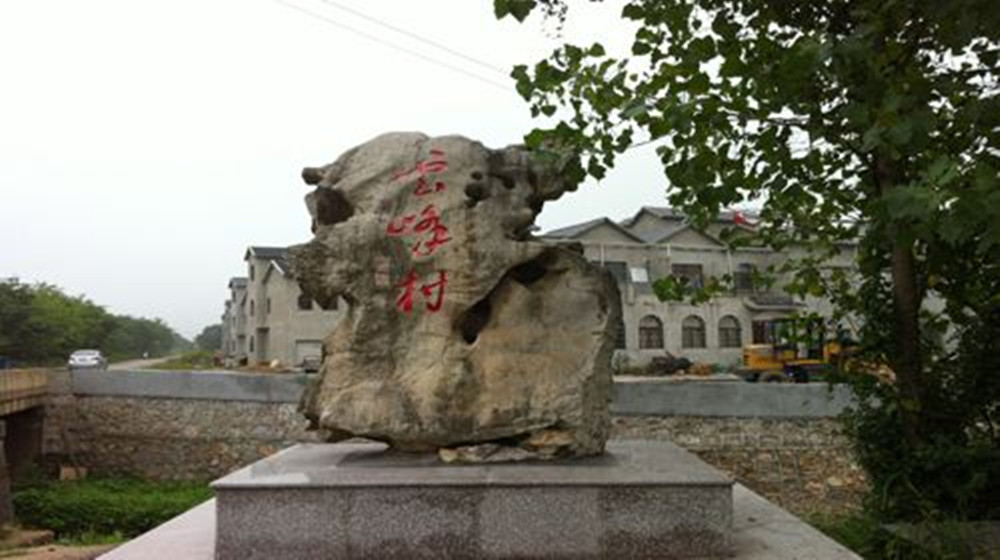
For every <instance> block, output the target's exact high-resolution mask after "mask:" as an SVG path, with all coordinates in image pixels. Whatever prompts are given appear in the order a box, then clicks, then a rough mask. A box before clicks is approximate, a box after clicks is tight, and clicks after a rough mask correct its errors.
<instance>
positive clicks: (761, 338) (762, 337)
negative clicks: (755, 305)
mask: <svg viewBox="0 0 1000 560" xmlns="http://www.w3.org/2000/svg"><path fill="white" fill-rule="evenodd" d="M751 328H752V329H753V343H754V344H773V343H774V323H772V322H771V321H754V322H753V323H752V324H751Z"/></svg>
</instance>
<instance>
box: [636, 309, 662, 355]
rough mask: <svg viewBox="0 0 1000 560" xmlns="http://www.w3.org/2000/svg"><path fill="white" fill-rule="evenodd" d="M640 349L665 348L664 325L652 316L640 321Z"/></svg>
mask: <svg viewBox="0 0 1000 560" xmlns="http://www.w3.org/2000/svg"><path fill="white" fill-rule="evenodd" d="M639 348H663V323H662V322H661V321H660V320H659V319H657V318H656V317H653V316H652V315H646V316H645V317H643V318H642V319H641V320H639Z"/></svg>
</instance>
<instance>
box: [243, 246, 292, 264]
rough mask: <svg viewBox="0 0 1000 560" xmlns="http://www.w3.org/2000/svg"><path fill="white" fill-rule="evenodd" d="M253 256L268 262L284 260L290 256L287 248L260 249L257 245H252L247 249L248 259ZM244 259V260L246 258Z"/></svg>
mask: <svg viewBox="0 0 1000 560" xmlns="http://www.w3.org/2000/svg"><path fill="white" fill-rule="evenodd" d="M250 255H253V256H255V257H257V258H258V259H267V260H272V261H273V260H277V259H284V258H285V257H287V256H288V248H286V247H260V246H257V245H251V246H250V247H248V248H247V253H246V257H249V256H250ZM246 257H244V258H246Z"/></svg>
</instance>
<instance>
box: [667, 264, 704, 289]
mask: <svg viewBox="0 0 1000 560" xmlns="http://www.w3.org/2000/svg"><path fill="white" fill-rule="evenodd" d="M670 273H671V274H672V275H673V276H674V277H675V278H677V279H678V280H684V281H686V284H687V286H688V287H689V288H693V289H700V288H701V287H702V273H701V265H700V264H673V265H670Z"/></svg>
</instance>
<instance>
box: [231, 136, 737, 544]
mask: <svg viewBox="0 0 1000 560" xmlns="http://www.w3.org/2000/svg"><path fill="white" fill-rule="evenodd" d="M303 176H304V178H305V180H306V182H307V183H309V184H311V185H314V186H315V187H316V188H315V190H314V191H313V192H312V193H311V194H310V195H309V196H308V197H307V203H308V206H309V211H310V213H311V214H312V217H313V224H312V225H313V233H314V234H315V238H314V239H313V240H312V241H311V242H309V243H307V244H304V245H299V246H296V247H292V248H291V262H292V271H293V274H294V275H295V276H296V278H297V280H298V281H299V283H300V285H301V286H302V289H303V292H304V294H306V295H307V296H309V297H312V298H313V299H315V300H316V301H318V302H319V303H320V305H322V306H325V307H329V306H331V305H332V304H333V303H334V302H335V301H337V300H338V299H339V298H342V299H344V300H346V301H347V303H348V304H349V306H350V309H349V311H348V313H347V316H346V317H345V318H344V320H343V321H342V322H341V323H340V324H339V326H338V327H337V328H336V329H335V330H334V332H333V333H331V334H330V336H329V337H327V339H326V340H325V341H324V345H323V347H324V357H323V365H322V367H321V370H320V372H319V375H318V376H317V378H316V379H315V381H316V382H315V383H314V384H313V385H312V386H311V387H310V388H308V389H307V390H306V392H305V395H304V396H303V401H302V409H303V411H304V412H305V414H306V416H307V417H308V418H309V419H310V420H311V422H312V425H313V427H314V428H316V429H317V430H320V431H321V432H323V433H324V434H325V436H326V439H327V440H328V441H330V442H336V441H340V440H344V439H347V438H350V437H353V436H363V437H366V438H370V439H375V440H380V441H382V442H385V443H342V444H299V445H296V446H293V447H291V448H289V449H286V450H284V451H282V452H281V453H279V454H277V455H274V456H271V457H268V458H266V459H263V460H261V461H257V462H256V463H254V464H252V465H249V466H247V467H246V468H244V469H242V470H240V471H238V472H235V473H232V474H230V475H228V476H226V477H224V478H222V479H220V480H217V481H215V482H214V483H213V485H212V486H213V488H214V489H215V491H216V496H217V504H216V515H217V533H216V540H215V557H216V558H219V559H221V560H228V559H234V560H235V559H238V560H252V559H254V558H268V559H270V558H350V559H353V558H435V559H437V558H462V559H473V558H475V559H479V558H560V559H570V558H572V559H582V558H593V559H597V558H650V559H652V558H721V557H726V556H728V555H729V554H730V552H731V542H732V541H731V538H730V529H731V527H732V519H733V517H732V516H733V509H732V480H731V479H729V478H728V477H726V476H724V475H722V474H721V473H718V472H716V471H715V470H714V469H712V468H711V467H708V466H707V465H704V463H702V462H701V461H699V460H698V459H697V458H696V457H694V456H693V455H691V454H689V453H687V452H685V451H684V450H682V449H680V448H677V447H676V446H673V445H671V444H669V443H666V442H611V443H609V444H608V445H607V452H604V451H605V442H606V440H607V437H608V427H609V416H608V414H609V413H608V401H609V399H610V397H611V387H612V383H611V372H610V354H611V352H612V348H613V346H614V336H613V335H614V332H613V330H614V328H615V327H616V325H618V323H619V320H620V314H621V309H620V300H619V294H618V290H617V287H616V285H615V283H614V281H613V280H612V279H611V277H610V275H609V274H608V273H607V272H606V271H604V270H603V269H602V268H601V267H598V266H596V265H594V264H591V263H588V262H587V261H586V260H585V259H584V258H583V256H582V255H581V254H580V253H579V252H578V251H573V250H571V249H570V248H568V247H564V246H554V245H550V244H544V243H541V242H539V241H536V240H534V239H533V238H532V236H531V228H532V225H533V223H534V219H535V216H536V215H538V213H539V212H540V211H541V209H542V204H543V203H544V202H545V201H547V200H553V199H555V198H558V197H559V196H560V195H561V194H562V193H563V192H565V191H567V190H570V189H572V188H573V187H574V185H571V184H567V183H565V182H564V181H563V180H562V179H561V178H560V177H559V175H558V174H557V173H556V172H555V166H550V165H548V164H546V163H545V162H542V161H539V160H538V159H537V158H535V157H533V156H532V154H531V153H529V152H528V151H526V150H525V149H523V148H520V147H508V148H504V149H502V150H490V149H487V148H485V147H483V146H482V145H481V144H479V143H478V142H474V141H472V140H468V139H466V138H462V137H460V136H446V137H441V138H429V137H427V136H425V135H422V134H413V133H407V134H387V135H384V136H379V137H378V138H375V139H374V140H372V141H370V142H367V143H365V144H362V145H360V146H358V147H357V148H354V149H352V150H350V151H349V152H347V153H346V154H344V155H343V156H341V157H340V159H338V160H337V161H335V162H334V163H331V164H329V165H327V166H324V167H320V168H308V169H306V170H305V171H304V172H303ZM385 444H388V446H389V447H388V449H387V448H386V445H385ZM400 451H403V452H400ZM408 451H412V452H414V453H408ZM419 451H424V453H416V452H419ZM563 458H565V459H567V460H553V461H536V462H533V463H525V462H516V461H521V460H524V459H563ZM442 460H443V461H442ZM446 463H452V464H446ZM463 463H487V464H463ZM498 463H500V464H498Z"/></svg>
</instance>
